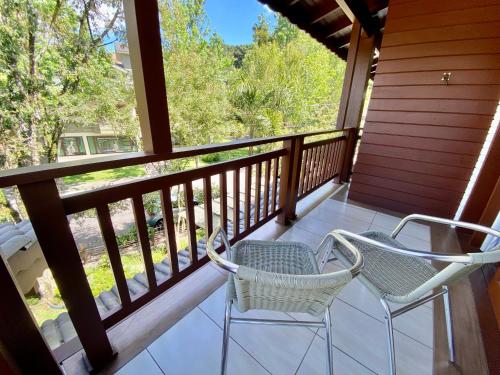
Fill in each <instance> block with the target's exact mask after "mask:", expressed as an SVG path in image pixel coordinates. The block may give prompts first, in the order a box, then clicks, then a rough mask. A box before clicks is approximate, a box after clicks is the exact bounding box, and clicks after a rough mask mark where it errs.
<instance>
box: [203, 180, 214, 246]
mask: <svg viewBox="0 0 500 375" xmlns="http://www.w3.org/2000/svg"><path fill="white" fill-rule="evenodd" d="M203 191H204V192H205V194H204V196H205V199H204V203H203V204H204V207H205V229H206V230H205V237H206V240H207V241H208V238H209V237H210V235H211V234H212V232H213V230H214V224H213V213H212V176H210V177H205V178H204V179H203Z"/></svg>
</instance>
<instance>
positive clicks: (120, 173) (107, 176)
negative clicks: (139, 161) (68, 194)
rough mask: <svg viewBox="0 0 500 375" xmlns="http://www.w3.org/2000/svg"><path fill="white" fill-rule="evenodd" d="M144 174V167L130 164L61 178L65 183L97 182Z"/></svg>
mask: <svg viewBox="0 0 500 375" xmlns="http://www.w3.org/2000/svg"><path fill="white" fill-rule="evenodd" d="M145 174H146V171H145V170H144V167H142V166H140V165H132V166H129V167H123V168H115V169H106V170H104V171H97V172H91V173H85V174H79V175H75V176H68V177H64V178H63V180H64V183H65V184H78V183H82V182H98V181H108V180H117V179H120V178H128V177H142V176H144V175H145Z"/></svg>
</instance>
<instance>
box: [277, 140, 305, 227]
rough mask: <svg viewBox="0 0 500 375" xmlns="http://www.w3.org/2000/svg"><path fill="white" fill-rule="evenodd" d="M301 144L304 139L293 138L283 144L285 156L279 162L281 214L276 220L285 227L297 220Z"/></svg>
mask: <svg viewBox="0 0 500 375" xmlns="http://www.w3.org/2000/svg"><path fill="white" fill-rule="evenodd" d="M303 144H304V137H294V138H291V139H288V140H286V141H284V142H283V147H284V148H286V150H287V154H286V155H285V156H284V157H283V159H282V162H281V173H280V197H279V202H280V208H281V209H282V212H281V213H280V214H279V215H278V218H277V221H278V223H280V224H284V225H287V224H289V223H290V220H294V219H296V218H297V215H296V213H295V209H296V207H297V199H298V194H299V178H300V168H301V164H302V145H303Z"/></svg>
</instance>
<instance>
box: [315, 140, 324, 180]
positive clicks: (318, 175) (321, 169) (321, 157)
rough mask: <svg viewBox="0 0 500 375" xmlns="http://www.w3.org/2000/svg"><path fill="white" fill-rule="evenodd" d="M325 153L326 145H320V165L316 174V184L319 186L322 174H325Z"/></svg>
mask: <svg viewBox="0 0 500 375" xmlns="http://www.w3.org/2000/svg"><path fill="white" fill-rule="evenodd" d="M325 154H326V146H325V145H323V146H320V157H319V165H318V171H317V172H318V173H317V176H316V186H318V185H319V184H320V183H321V182H322V181H321V176H322V174H323V169H324V165H325Z"/></svg>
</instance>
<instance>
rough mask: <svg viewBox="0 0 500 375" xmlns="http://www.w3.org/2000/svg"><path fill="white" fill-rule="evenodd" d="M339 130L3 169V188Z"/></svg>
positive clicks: (1, 173) (0, 184) (1, 176)
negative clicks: (165, 152) (164, 152)
mask: <svg viewBox="0 0 500 375" xmlns="http://www.w3.org/2000/svg"><path fill="white" fill-rule="evenodd" d="M331 133H339V134H344V132H343V131H339V130H320V131H315V132H309V133H301V134H290V135H282V136H275V137H266V138H254V139H245V140H238V141H232V142H228V143H221V144H213V145H203V146H193V147H181V148H175V149H174V152H172V153H169V154H154V153H148V152H131V153H123V154H118V155H110V156H103V157H97V158H93V159H90V160H89V159H83V160H73V161H67V162H61V163H51V164H42V165H36V166H31V167H22V168H16V169H9V170H4V171H0V188H4V187H9V186H14V185H22V184H28V183H33V182H39V181H46V180H51V179H55V178H62V177H66V176H73V175H78V174H82V173H89V172H96V171H101V170H105V169H112V168H121V167H127V166H132V165H138V164H146V163H153V162H158V161H165V160H172V159H180V158H186V157H193V156H199V155H206V154H211V153H215V152H222V151H229V150H235V149H238V148H245V147H252V146H259V145H263V144H270V143H275V142H281V141H284V140H288V139H295V138H302V137H304V138H305V137H312V136H317V135H323V134H331Z"/></svg>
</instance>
